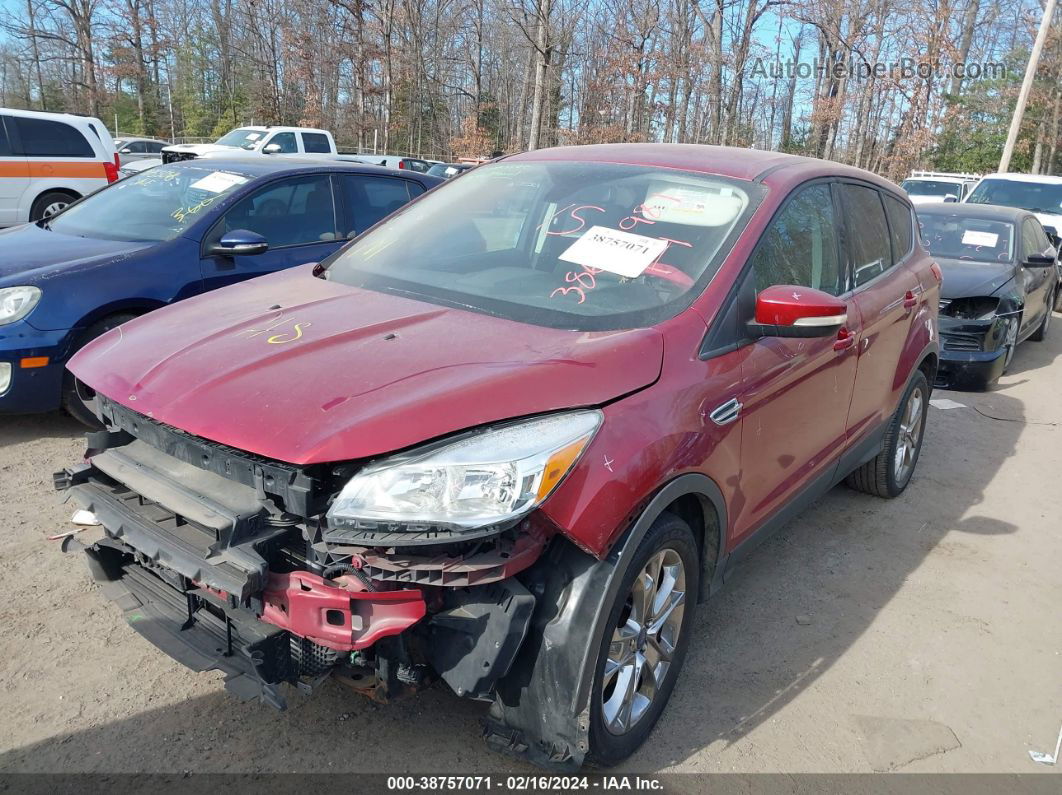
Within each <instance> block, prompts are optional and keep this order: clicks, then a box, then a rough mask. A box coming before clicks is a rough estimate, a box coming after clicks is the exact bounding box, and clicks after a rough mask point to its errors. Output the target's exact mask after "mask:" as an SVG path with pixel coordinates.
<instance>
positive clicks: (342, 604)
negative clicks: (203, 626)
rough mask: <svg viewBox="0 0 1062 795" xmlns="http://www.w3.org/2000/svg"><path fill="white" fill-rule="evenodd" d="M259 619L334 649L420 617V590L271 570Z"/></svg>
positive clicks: (355, 645)
mask: <svg viewBox="0 0 1062 795" xmlns="http://www.w3.org/2000/svg"><path fill="white" fill-rule="evenodd" d="M263 602H264V608H263V610H262V620H263V621H267V622H268V623H270V624H275V625H276V626H278V627H280V628H282V629H286V630H288V631H289V632H291V633H293V634H295V635H298V636H300V637H303V638H309V639H310V640H312V641H313V642H314V643H319V644H320V645H322V646H327V647H328V648H330V649H335V650H336V651H354V650H355V649H364V648H366V647H368V646H371V645H373V644H374V643H376V641H378V640H379V639H380V638H383V637H387V636H388V635H397V634H398V633H400V632H403V631H405V630H406V629H408V628H409V627H411V626H413V625H414V624H416V623H417V622H418V621H420V619H422V618H424V609H425V607H424V597H423V596H421V593H420V591H418V590H414V589H405V590H401V591H350V590H347V589H345V588H337V587H336V586H334V585H329V584H328V582H327V581H326V580H325V579H324V578H323V577H319V576H318V575H316V574H312V573H310V572H308V571H294V572H292V573H291V574H270V575H269V583H268V584H267V585H266V588H265V592H264V594H263Z"/></svg>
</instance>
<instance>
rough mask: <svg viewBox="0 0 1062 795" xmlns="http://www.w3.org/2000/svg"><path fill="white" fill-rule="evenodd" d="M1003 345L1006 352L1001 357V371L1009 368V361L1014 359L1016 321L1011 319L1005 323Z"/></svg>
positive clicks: (1016, 343) (1016, 341) (1016, 345)
mask: <svg viewBox="0 0 1062 795" xmlns="http://www.w3.org/2000/svg"><path fill="white" fill-rule="evenodd" d="M1003 345H1004V346H1006V349H1007V352H1006V353H1005V354H1004V355H1003V357H1004V358H1003V370H1004V372H1006V369H1007V368H1008V367H1010V360H1011V359H1013V358H1014V349H1015V348H1017V347H1018V319H1017V318H1016V317H1012V318H1011V319H1010V320H1009V321H1008V322H1007V331H1006V337H1005V338H1004V340H1003Z"/></svg>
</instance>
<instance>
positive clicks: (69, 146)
mask: <svg viewBox="0 0 1062 795" xmlns="http://www.w3.org/2000/svg"><path fill="white" fill-rule="evenodd" d="M11 118H13V119H14V122H15V125H16V126H17V127H18V136H19V138H20V139H21V141H22V154H23V155H25V156H26V157H95V156H96V153H95V152H94V151H93V149H92V145H91V144H90V143H89V142H88V140H87V139H86V138H85V136H84V135H82V134H81V133H80V132H78V131H77V130H76V129H74V128H73V127H71V126H70V125H69V124H64V123H63V122H61V121H51V120H50V119H29V118H25V117H23V116H14V117H11Z"/></svg>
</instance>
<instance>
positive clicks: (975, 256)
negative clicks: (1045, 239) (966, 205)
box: [918, 213, 1014, 263]
mask: <svg viewBox="0 0 1062 795" xmlns="http://www.w3.org/2000/svg"><path fill="white" fill-rule="evenodd" d="M918 226H919V229H920V230H921V233H922V243H923V244H924V245H925V247H926V249H927V250H928V251H929V253H930V254H932V255H933V256H934V257H939V258H943V259H960V260H966V261H969V262H995V263H998V262H1009V261H1010V260H1012V259H1013V257H1014V224H1012V223H1010V222H1008V221H993V220H991V219H987V218H963V217H961V216H960V215H958V214H952V213H947V214H945V213H939V214H938V213H919V215H918Z"/></svg>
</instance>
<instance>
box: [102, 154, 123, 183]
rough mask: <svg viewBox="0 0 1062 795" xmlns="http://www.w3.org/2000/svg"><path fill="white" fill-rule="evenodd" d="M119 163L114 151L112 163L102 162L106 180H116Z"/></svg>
mask: <svg viewBox="0 0 1062 795" xmlns="http://www.w3.org/2000/svg"><path fill="white" fill-rule="evenodd" d="M119 165H121V161H119V160H118V155H117V153H115V155H114V162H113V163H104V164H103V172H104V173H105V174H106V175H107V182H117V181H118V166H119Z"/></svg>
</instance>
